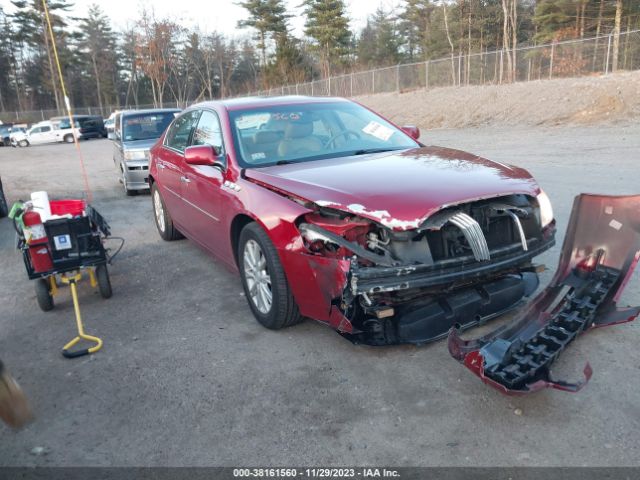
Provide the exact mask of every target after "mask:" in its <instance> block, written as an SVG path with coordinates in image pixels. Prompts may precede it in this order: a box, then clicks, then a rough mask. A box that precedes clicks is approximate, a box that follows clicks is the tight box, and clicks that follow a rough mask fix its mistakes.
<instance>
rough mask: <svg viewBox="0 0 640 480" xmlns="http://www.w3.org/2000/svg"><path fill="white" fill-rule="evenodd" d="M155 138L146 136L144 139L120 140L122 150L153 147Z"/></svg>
mask: <svg viewBox="0 0 640 480" xmlns="http://www.w3.org/2000/svg"><path fill="white" fill-rule="evenodd" d="M157 141H158V139H157V138H148V139H146V140H130V141H127V142H122V147H123V149H124V150H149V149H150V148H151V147H153V146H154V145H155V144H156V142H157Z"/></svg>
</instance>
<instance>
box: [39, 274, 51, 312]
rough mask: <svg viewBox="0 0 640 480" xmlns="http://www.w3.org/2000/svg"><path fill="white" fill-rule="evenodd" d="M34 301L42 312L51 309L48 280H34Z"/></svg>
mask: <svg viewBox="0 0 640 480" xmlns="http://www.w3.org/2000/svg"><path fill="white" fill-rule="evenodd" d="M36 299H37V300H38V306H39V307H40V310H42V311H43V312H48V311H49V310H52V309H53V295H51V284H50V283H49V279H46V278H39V279H38V280H36Z"/></svg>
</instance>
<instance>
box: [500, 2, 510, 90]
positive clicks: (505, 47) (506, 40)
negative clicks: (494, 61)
mask: <svg viewBox="0 0 640 480" xmlns="http://www.w3.org/2000/svg"><path fill="white" fill-rule="evenodd" d="M510 1H511V0H502V17H503V21H502V51H503V52H504V53H505V54H506V55H507V69H508V70H507V71H508V72H509V77H508V81H511V75H512V72H513V62H512V60H511V34H510V31H509V24H510V20H511V8H510V7H511V5H510V4H508V2H510ZM503 71H504V70H503V62H500V78H502V76H503Z"/></svg>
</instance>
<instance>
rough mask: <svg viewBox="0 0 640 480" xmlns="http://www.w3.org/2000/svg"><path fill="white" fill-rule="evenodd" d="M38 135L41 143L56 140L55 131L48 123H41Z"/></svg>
mask: <svg viewBox="0 0 640 480" xmlns="http://www.w3.org/2000/svg"><path fill="white" fill-rule="evenodd" d="M40 135H41V137H42V143H50V142H55V141H56V133H55V132H54V130H53V128H51V127H50V126H49V125H43V126H42V127H40Z"/></svg>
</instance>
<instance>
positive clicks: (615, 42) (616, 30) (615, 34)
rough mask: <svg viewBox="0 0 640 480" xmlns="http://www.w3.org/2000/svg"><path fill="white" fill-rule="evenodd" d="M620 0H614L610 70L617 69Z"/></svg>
mask: <svg viewBox="0 0 640 480" xmlns="http://www.w3.org/2000/svg"><path fill="white" fill-rule="evenodd" d="M622 2H623V0H616V21H615V27H614V29H613V61H612V64H611V65H612V68H611V70H612V71H613V72H615V71H616V70H618V56H619V53H620V52H619V50H620V24H621V23H622Z"/></svg>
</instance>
